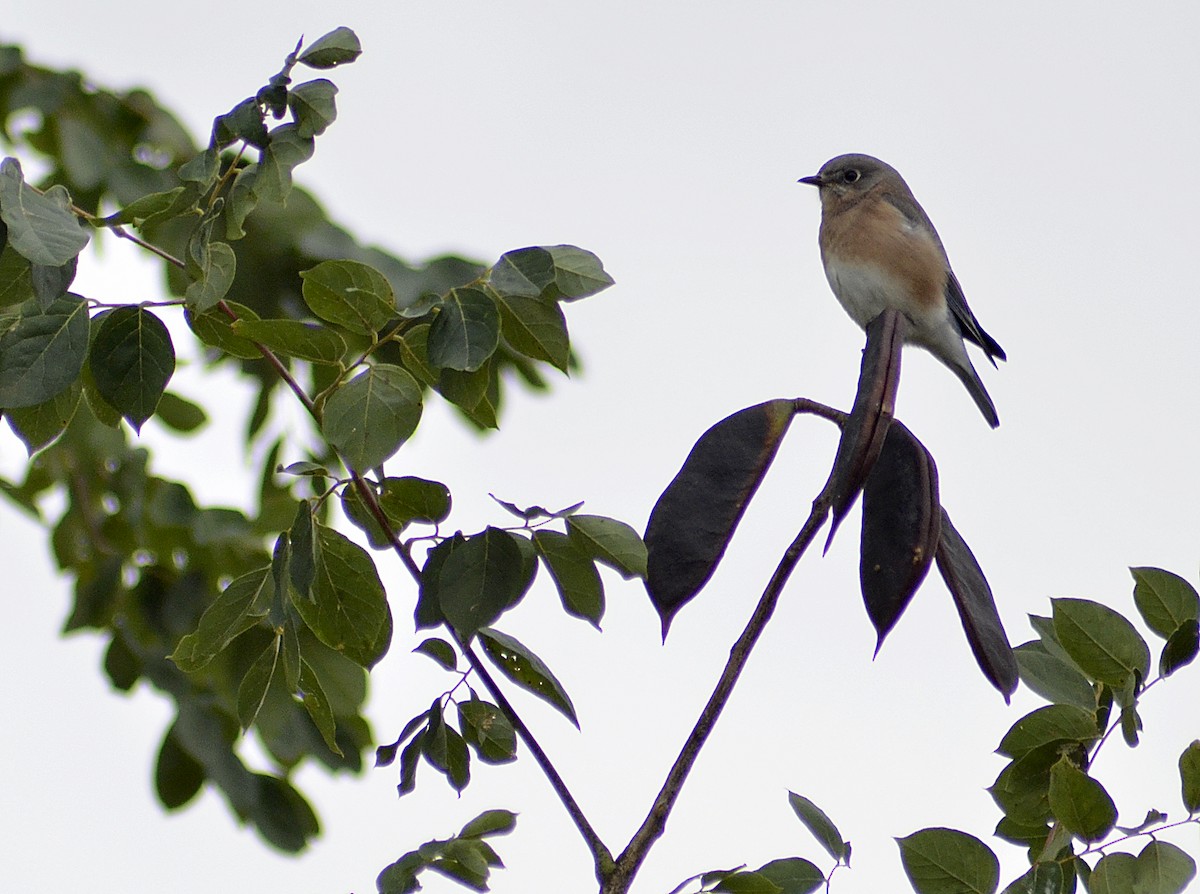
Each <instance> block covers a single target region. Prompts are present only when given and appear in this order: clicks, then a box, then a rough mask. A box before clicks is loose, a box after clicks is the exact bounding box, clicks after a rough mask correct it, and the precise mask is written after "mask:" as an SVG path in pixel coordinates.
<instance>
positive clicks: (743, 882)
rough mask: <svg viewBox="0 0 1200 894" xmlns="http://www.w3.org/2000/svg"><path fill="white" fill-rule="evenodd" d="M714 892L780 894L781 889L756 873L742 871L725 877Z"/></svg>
mask: <svg viewBox="0 0 1200 894" xmlns="http://www.w3.org/2000/svg"><path fill="white" fill-rule="evenodd" d="M713 890H714V891H722V892H728V894H782V892H783V888H782V887H781V886H780V885H777V884H775V882H773V881H771V880H770V879H768V878H764V877H763V876H761V875H759V874H758V873H757V872H749V871H746V870H743V871H741V872H735V873H733V875H727V876H725V878H723V879H721V881H720V882H718V883H717V886H716V887H715V888H713Z"/></svg>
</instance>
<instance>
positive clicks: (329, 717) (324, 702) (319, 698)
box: [300, 661, 342, 756]
mask: <svg viewBox="0 0 1200 894" xmlns="http://www.w3.org/2000/svg"><path fill="white" fill-rule="evenodd" d="M300 701H301V702H302V703H303V705H304V710H305V711H307V712H308V716H309V717H310V718H312V722H313V725H314V726H316V728H317V732H319V733H320V734H321V738H322V739H323V740H324V742H325V747H326V748H328V749H329V750H330V751H332V752H333V753H334V754H336V755H339V756H340V755H341V754H342V749H341V747H340V746H339V745H338V743H337V721H336V720H335V719H334V716H333V708H332V707H330V704H329V698H328V697H327V696H326V695H325V690H324V688H323V687H322V686H321V681H320V679H319V678H318V677H317V673H316V671H314V670H313V669H312V665H310V664H309V663H308V662H307V661H301V663H300Z"/></svg>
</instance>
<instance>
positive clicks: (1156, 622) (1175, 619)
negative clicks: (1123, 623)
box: [1129, 568, 1200, 639]
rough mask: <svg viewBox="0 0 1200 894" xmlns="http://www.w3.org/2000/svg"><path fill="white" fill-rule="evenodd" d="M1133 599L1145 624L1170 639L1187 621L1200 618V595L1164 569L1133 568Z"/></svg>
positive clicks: (1181, 579)
mask: <svg viewBox="0 0 1200 894" xmlns="http://www.w3.org/2000/svg"><path fill="white" fill-rule="evenodd" d="M1129 571H1130V573H1131V574H1133V581H1134V585H1133V601H1134V603H1136V605H1137V609H1138V611H1139V612H1141V615H1142V618H1144V619H1145V621H1146V625H1147V626H1148V627H1149V628H1150V629H1151V630H1153V631H1154V632H1155V633H1157V634H1158V635H1159V636H1161V637H1162V638H1163V639H1167V638H1168V637H1170V636H1171V634H1173V633H1174V632H1175V631H1176V630H1178V629H1179V626H1180V625H1181V624H1182V623H1183V622H1184V621H1194V620H1196V619H1197V618H1198V617H1200V595H1198V594H1197V593H1196V588H1195V587H1193V586H1192V585H1191V584H1189V583H1188V582H1187V581H1186V580H1184V579H1183V578H1182V577H1180V576H1179V575H1178V574H1172V573H1171V572H1170V571H1164V570H1163V569H1161V568H1130V569H1129Z"/></svg>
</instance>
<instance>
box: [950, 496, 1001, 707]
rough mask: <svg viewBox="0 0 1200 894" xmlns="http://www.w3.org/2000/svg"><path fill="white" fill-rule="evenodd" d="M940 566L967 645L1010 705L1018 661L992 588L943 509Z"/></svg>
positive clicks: (986, 675) (985, 674)
mask: <svg viewBox="0 0 1200 894" xmlns="http://www.w3.org/2000/svg"><path fill="white" fill-rule="evenodd" d="M936 559H937V566H938V571H939V572H941V575H942V580H943V581H944V582H945V584H946V589H947V590H949V591H950V596H951V598H953V599H954V607H955V608H957V609H958V617H959V620H960V621H961V622H962V626H963V631H964V632H965V633H966V634H967V642H968V643H969V644H970V646H971V652H972V654H974V656H975V662H976V663H977V664H978V665H979V667H980V669H981V670H982V671H983V674H984V676H985V677H987V679H988V680H989V681H990V682H991V684H992V685H993V686H995V687H996V688H997V689H998V690H1000V693H1001V694H1002V695H1003V696H1004V700H1005V701H1006V702H1007V701H1008V699H1009V697H1010V696H1011V695H1012V694H1013V693H1014V692H1016V690H1017V679H1018V674H1019V672H1018V669H1017V659H1016V657H1015V656H1014V655H1013V650H1012V646H1010V645H1009V642H1008V635H1007V634H1006V633H1005V632H1004V624H1003V622H1001V620H1000V613H999V611H998V610H997V609H996V600H995V599H994V598H993V596H992V588H991V587H990V586H988V582H987V578H985V577H984V576H983V569H982V568H980V567H979V562H977V561H976V559H975V554H974V553H972V552H971V548H970V547H969V546H967V542H966V541H965V540H963V538H962V535H961V534H959V533H958V531H957V529H955V527H954V525H953V523H951V521H950V516H949V515H948V514H947V513H946V510H945V509H942V521H941V537H940V539H939V540H938V546H937V556H936Z"/></svg>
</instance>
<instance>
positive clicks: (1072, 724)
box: [996, 705, 1101, 759]
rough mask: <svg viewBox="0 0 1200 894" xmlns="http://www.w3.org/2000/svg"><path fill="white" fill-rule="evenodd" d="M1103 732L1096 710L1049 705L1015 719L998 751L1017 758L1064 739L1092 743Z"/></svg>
mask: <svg viewBox="0 0 1200 894" xmlns="http://www.w3.org/2000/svg"><path fill="white" fill-rule="evenodd" d="M1100 733H1101V730H1100V729H1099V727H1097V725H1096V715H1095V713H1094V712H1090V711H1085V710H1084V709H1082V708H1078V707H1075V706H1074V705H1046V706H1045V707H1041V708H1038V709H1037V710H1036V711H1033V712H1032V713H1029V714H1026V715H1025V716H1024V717H1022V718H1021V719H1020V720H1018V721H1017V722H1016V723H1014V724H1013V725H1012V727H1011V728H1010V729H1009V731H1008V732H1007V733H1005V735H1004V738H1003V739H1001V740H1000V745H999V747H998V748H997V749H996V751H997V753H999V754H1003V755H1006V756H1008V757H1011V758H1014V759H1016V758H1021V757H1024V756H1025V755H1026V754H1029V753H1030V752H1031V751H1034V750H1036V749H1038V748H1042V747H1044V746H1046V745H1057V744H1058V743H1060V742H1078V743H1080V744H1082V745H1084V746H1089V745H1090V744H1091V743H1092V742H1094V741H1095V740H1096V739H1098V738H1099V737H1100Z"/></svg>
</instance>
